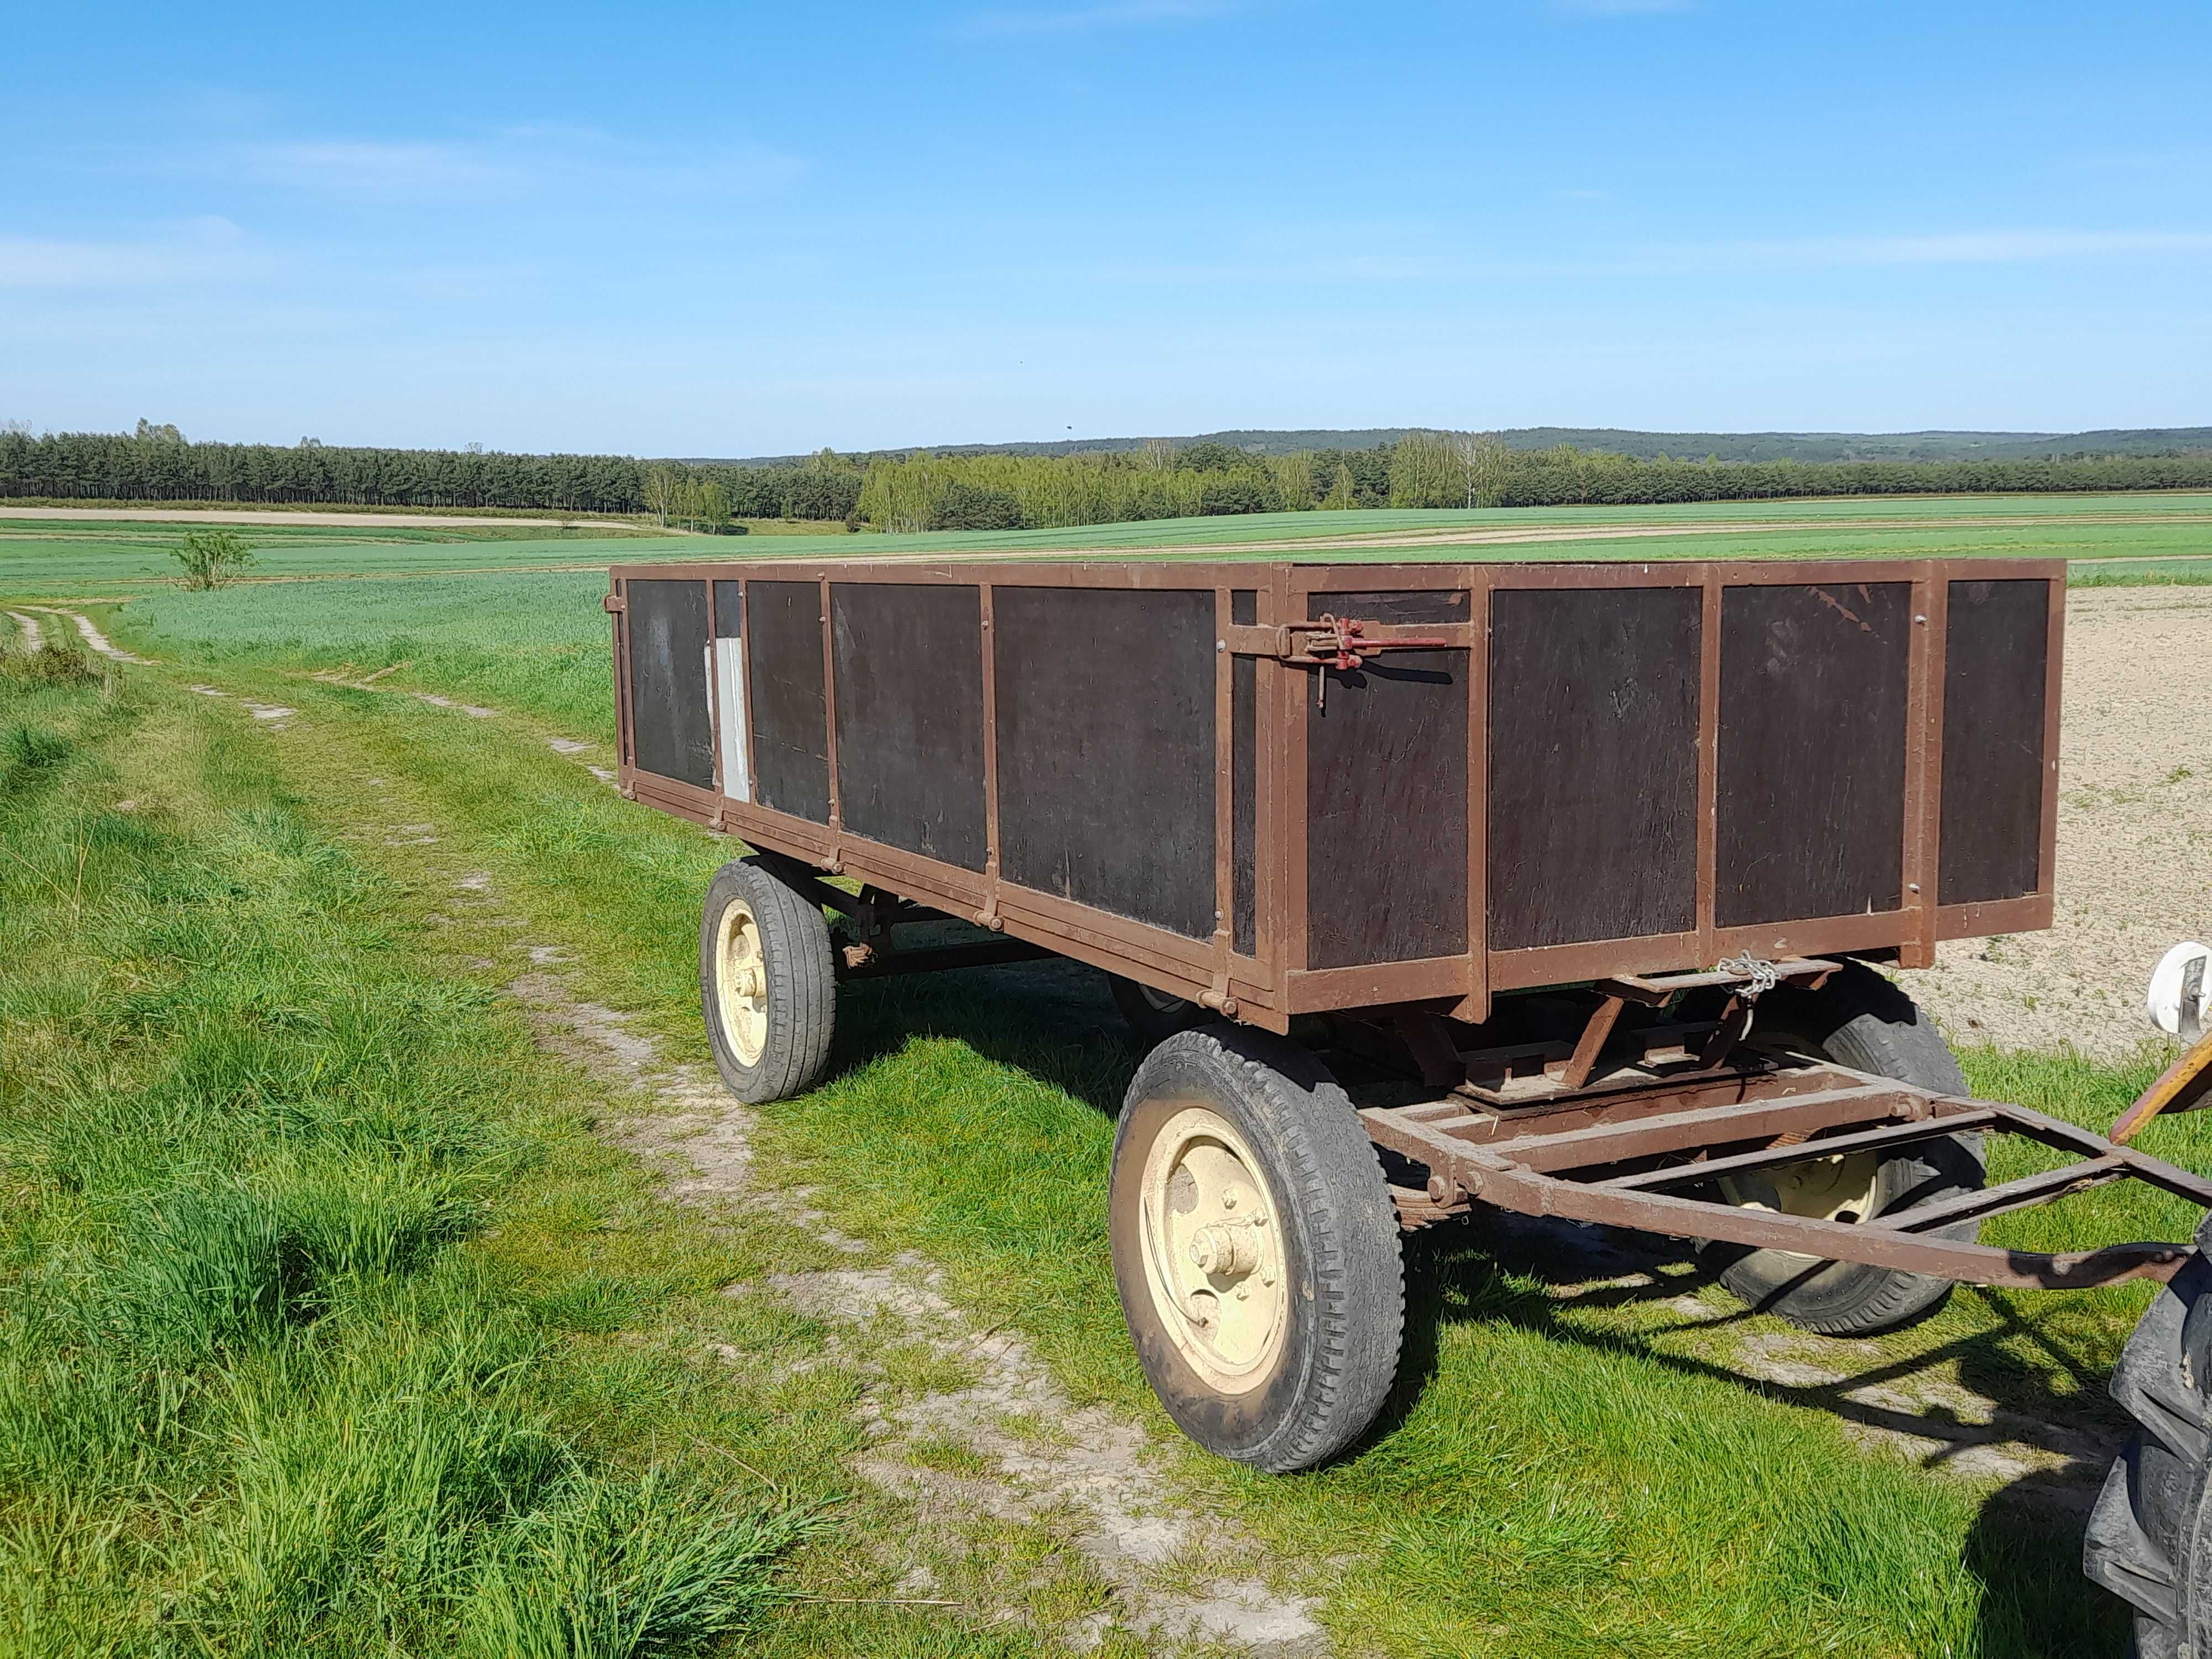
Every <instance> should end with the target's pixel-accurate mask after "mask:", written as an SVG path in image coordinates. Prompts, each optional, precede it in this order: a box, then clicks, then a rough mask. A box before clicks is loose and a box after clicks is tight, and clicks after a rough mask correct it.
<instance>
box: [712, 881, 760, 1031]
mask: <svg viewBox="0 0 2212 1659" xmlns="http://www.w3.org/2000/svg"><path fill="white" fill-rule="evenodd" d="M714 1003H715V1006H716V1007H717V1008H719V1009H720V1012H721V1016H722V1041H723V1042H726V1043H727V1044H728V1045H729V1048H730V1052H731V1053H732V1054H735V1055H736V1056H737V1057H738V1060H741V1061H742V1062H744V1064H745V1065H747V1066H757V1065H758V1064H759V1063H760V1057H761V1052H762V1050H763V1049H764V1048H767V1047H768V958H767V957H764V956H763V955H762V954H761V932H760V921H759V920H758V919H757V917H756V916H755V915H753V912H752V907H751V906H750V905H749V904H747V903H746V902H744V900H743V899H732V900H731V901H730V903H729V905H728V907H727V908H726V909H724V910H723V912H722V920H721V921H720V924H719V925H718V926H717V927H716V929H715V933H714Z"/></svg>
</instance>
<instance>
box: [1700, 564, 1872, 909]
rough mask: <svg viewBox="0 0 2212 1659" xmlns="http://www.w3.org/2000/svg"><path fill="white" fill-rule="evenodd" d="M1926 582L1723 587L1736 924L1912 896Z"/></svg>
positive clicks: (1728, 870) (1722, 837) (1730, 892)
mask: <svg viewBox="0 0 2212 1659" xmlns="http://www.w3.org/2000/svg"><path fill="white" fill-rule="evenodd" d="M1911 595H1912V590H1911V585H1910V584H1909V583H1906V582H1881V583H1867V582H1849V583H1843V582H1838V583H1832V584H1820V583H1809V584H1796V583H1791V584H1784V585H1778V586H1757V587H1750V586H1746V587H1731V588H1729V589H1728V590H1727V592H1725V593H1724V594H1723V596H1722V599H1721V704H1720V710H1719V714H1720V729H1719V746H1720V753H1719V756H1718V757H1717V759H1718V764H1719V769H1720V770H1719V789H1718V799H1717V806H1718V823H1717V855H1716V859H1715V880H1716V884H1717V888H1718V892H1717V900H1716V903H1715V907H1714V911H1715V919H1716V920H1717V922H1718V923H1719V925H1720V926H1721V927H1740V926H1749V925H1751V924H1753V923H1757V922H1771V921H1793V920H1796V919H1799V918H1804V917H1814V916H1840V915H1860V914H1869V913H1874V912H1881V911H1889V910H1894V909H1896V908H1898V907H1899V903H1900V902H1901V900H1902V898H1903V889H1904V879H1905V878H1904V873H1903V872H1904V856H1905V697H1906V691H1907V677H1906V669H1907V666H1908V663H1909V659H1910V653H1911V629H1912V603H1911Z"/></svg>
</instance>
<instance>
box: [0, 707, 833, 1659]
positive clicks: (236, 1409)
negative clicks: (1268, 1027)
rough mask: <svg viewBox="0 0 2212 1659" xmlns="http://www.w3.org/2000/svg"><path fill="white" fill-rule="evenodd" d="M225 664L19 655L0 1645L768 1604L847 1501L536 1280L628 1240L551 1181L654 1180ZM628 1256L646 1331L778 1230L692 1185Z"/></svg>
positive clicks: (524, 1632) (0, 1445)
mask: <svg viewBox="0 0 2212 1659" xmlns="http://www.w3.org/2000/svg"><path fill="white" fill-rule="evenodd" d="M194 702H195V700H191V699H187V698H183V697H180V696H178V695H177V694H174V693H162V694H160V695H149V691H148V690H147V688H145V687H144V686H143V684H131V685H129V686H125V687H121V688H118V686H117V685H116V684H113V683H112V682H107V683H103V682H102V681H101V680H100V678H98V677H97V676H94V677H93V678H90V679H88V680H86V679H79V680H78V681H77V682H76V683H75V684H70V683H67V682H65V681H57V680H52V679H49V680H48V681H46V683H42V684H41V683H33V682H31V681H29V680H28V679H27V678H22V677H19V676H15V675H9V676H6V677H0V730H4V735H5V738H6V742H5V744H4V745H0V755H4V768H5V776H4V786H0V853H4V854H5V859H4V861H0V916H4V918H5V921H4V924H0V927H4V938H5V945H6V949H7V951H8V956H9V969H8V971H7V973H6V974H5V975H0V1163H4V1168H5V1170H6V1171H7V1176H6V1180H7V1186H6V1190H5V1193H4V1200H5V1211H4V1224H0V1647H4V1648H5V1649H6V1650H8V1651H10V1652H40V1653H55V1654H60V1653H73V1654H74V1653H94V1652H101V1653H106V1652H116V1653H125V1652H142V1651H143V1652H149V1653H150V1652H155V1651H162V1652H167V1651H173V1650H185V1649H190V1650H195V1651H208V1652H214V1653H241V1654H242V1653H249V1652H251V1653H264V1652H288V1653H289V1652H299V1651H304V1650H310V1649H312V1650H314V1651H318V1652H329V1653H355V1652H359V1653H377V1654H384V1653H390V1652H398V1651H428V1650H437V1651H446V1652H465V1653H470V1654H483V1655H524V1654H526V1655H544V1656H547V1659H553V1656H563V1659H580V1656H586V1655H592V1656H599V1655H605V1656H613V1655H629V1654H634V1653H643V1652H647V1651H653V1652H680V1651H686V1650H691V1649H694V1648H696V1647H698V1646H700V1645H702V1644H705V1643H706V1642H708V1640H710V1639H711V1638H714V1637H715V1636H716V1635H718V1634H719V1633H720V1632H725V1631H727V1630H731V1629H734V1628H736V1627H738V1626H740V1625H744V1624H748V1623H751V1622H755V1621H757V1620H758V1618H759V1617H760V1616H761V1615H762V1614H763V1612H764V1611H765V1610H767V1609H768V1608H769V1607H770V1606H771V1605H772V1604H773V1603H774V1602H775V1600H776V1596H777V1592H776V1591H775V1588H774V1584H773V1578H772V1574H773V1571H774V1567H775V1562H776V1561H777V1559H779V1558H780V1557H781V1556H783V1555H784V1554H786V1553H787V1552H788V1551H789V1550H790V1549H791V1548H792V1547H793V1545H794V1544H796V1543H798V1542H799V1541H802V1540H803V1539H804V1538H805V1537H806V1536H807V1534H809V1533H810V1532H811V1531H812V1530H814V1529H815V1528H817V1526H818V1525H819V1524H821V1520H820V1516H821V1511H820V1510H819V1508H818V1502H819V1498H818V1497H817V1500H816V1502H815V1503H813V1504H808V1503H804V1502H797V1501H793V1499H791V1498H787V1497H785V1496H771V1497H769V1498H763V1496H762V1494H761V1492H760V1491H759V1489H758V1487H757V1485H755V1487H754V1490H753V1491H751V1492H734V1491H732V1489H731V1488H730V1486H729V1471H728V1468H727V1467H726V1465H723V1464H720V1463H718V1462H714V1460H711V1459H708V1458H707V1457H704V1456H702V1455H698V1454H696V1453H694V1452H689V1451H686V1450H684V1449H682V1448H683V1446H684V1444H685V1443H686V1442H688V1441H689V1440H690V1439H691V1438H692V1437H697V1436H702V1435H703V1436H715V1437H726V1439H727V1441H728V1443H731V1444H736V1445H744V1444H747V1443H749V1442H759V1441H762V1440H763V1439H766V1440H768V1441H769V1442H771V1443H772V1442H774V1441H775V1440H776V1439H777V1438H779V1436H778V1435H777V1434H776V1433H774V1432H770V1433H768V1434H765V1435H764V1434H763V1430H762V1425H761V1424H760V1423H759V1421H758V1420H757V1416H758V1413H759V1407H758V1406H757V1404H756V1405H753V1406H751V1407H750V1411H748V1409H747V1408H746V1407H745V1405H744V1403H741V1402H737V1401H727V1400H723V1399H719V1398H717V1397H716V1391H715V1390H714V1389H709V1388H706V1387H703V1386H702V1384H701V1383H700V1381H699V1380H698V1379H697V1378H696V1376H694V1372H693V1368H692V1367H690V1365H688V1364H685V1363H684V1361H683V1360H682V1359H681V1358H678V1356H677V1354H676V1353H674V1352H670V1351H668V1350H667V1349H666V1348H665V1347H663V1346H660V1345H659V1344H657V1343H656V1344H655V1345H654V1347H653V1349H652V1350H640V1349H637V1348H635V1347H632V1346H620V1345H617V1343H616V1342H614V1341H613V1340H609V1339H606V1338H602V1339H600V1340H589V1339H585V1338H580V1337H576V1336H574V1335H572V1334H568V1333H567V1332H564V1330H563V1329H562V1327H561V1326H560V1324H559V1323H558V1322H557V1321H554V1320H549V1319H548V1318H547V1317H546V1316H545V1312H544V1310H546V1309H547V1308H548V1307H550V1306H556V1305H557V1304H558V1303H559V1299H560V1297H562V1294H563V1293H564V1291H566V1289H567V1288H568V1287H569V1286H570V1285H574V1283H575V1282H576V1281H578V1280H579V1279H580V1278H581V1277H582V1276H583V1275H584V1274H585V1273H587V1272H589V1271H591V1270H592V1267H593V1265H594V1264H592V1261H591V1258H592V1256H594V1255H599V1254H602V1253H601V1252H599V1251H598V1250H596V1249H593V1248H592V1243H591V1242H590V1241H589V1240H587V1239H583V1238H580V1237H577V1236H576V1235H577V1234H578V1232H579V1231H580V1228H579V1227H578V1226H577V1225H574V1224H567V1225H564V1224H563V1223H562V1221H561V1220H560V1219H559V1215H560V1212H561V1210H562V1207H563V1204H564V1201H568V1200H574V1199H575V1198H585V1199H587V1200H590V1201H591V1202H592V1204H593V1206H595V1207H596V1206H605V1205H606V1204H607V1203H609V1202H610V1201H618V1200H623V1199H628V1200H632V1201H635V1200H636V1199H638V1198H639V1197H640V1196H641V1193H640V1190H639V1188H638V1183H637V1182H636V1181H635V1176H633V1175H632V1174H631V1173H630V1172H629V1170H626V1169H624V1168H623V1165H622V1164H621V1163H620V1162H619V1161H617V1160H614V1159H611V1158H610V1157H609V1156H608V1155H607V1154H606V1153H605V1152H604V1151H603V1150H602V1149H601V1148H600V1147H599V1145H598V1143H597V1142H595V1141H594V1140H592V1139H591V1138H590V1137H589V1135H588V1134H587V1133H586V1132H585V1119H584V1115H583V1114H582V1113H581V1112H580V1110H579V1109H578V1106H577V1104H576V1103H575V1102H574V1079H572V1078H569V1077H567V1076H565V1075H563V1074H562V1071H561V1069H560V1068H557V1067H556V1066H551V1065H549V1064H548V1063H547V1062H546V1061H545V1060H544V1059H543V1058H542V1057H541V1056H539V1055H538V1054H537V1053H536V1051H535V1050H534V1049H533V1048H532V1045H531V1043H530V1042H529V1040H528V1036H527V1034H526V1031H524V1030H522V1029H521V1027H520V1023H519V1022H518V1021H517V1020H516V1019H515V1018H514V1017H513V1014H512V1013H511V1012H507V1011H506V1010H505V1009H503V1008H502V1007H501V1006H499V1005H498V1004H497V1003H495V1000H494V999H493V998H492V996H491V995H490V994H489V991H488V990H487V989H485V988H484V987H480V986H477V985H473V984H471V983H468V982H466V981H464V980H459V979H456V978H453V977H449V976H446V975H441V974H438V973H436V972H426V971H424V969H423V966H422V951H421V949H420V941H419V940H414V939H410V935H411V934H413V933H416V931H417V928H416V926H415V924H414V923H413V922H412V921H411V920H410V918H409V916H408V915H406V906H405V903H404V896H403V895H402V894H401V893H400V892H399V891H398V890H397V889H396V888H395V887H394V885H393V884H392V882H391V881H390V879H389V878H386V877H385V876H382V875H380V873H378V872H376V871H374V869H372V868H370V867H368V866H366V865H364V864H363V863H362V862H361V861H360V860H356V858H355V857H353V856H351V855H349V854H348V853H347V852H346V851H345V850H343V848H341V847H339V846H338V845H337V844H336V843H335V842H332V841H331V840H330V839H329V838H328V837H327V836H325V834H324V833H322V832H320V831H319V830H318V829H317V828H316V827H315V826H314V825H313V823H312V821H311V818H310V817H309V816H308V814H307V812H306V811H304V810H303V805H302V803H301V801H300V800H299V799H297V798H296V797H295V795H294V794H293V793H291V792H290V790H289V788H288V787H286V786H285V785H284V783H283V781H281V780H280V779H279V777H278V776H277V775H276V773H275V771H274V770H273V769H272V768H271V766H270V758H271V757H270V755H269V753H268V752H267V750H266V747H265V745H263V744H258V743H257V742H256V740H255V734H254V733H252V732H247V731H242V730H240V729H239V728H238V726H237V725H236V722H235V720H224V719H222V718H221V717H220V716H218V715H216V714H213V713H212V712H211V711H209V710H206V709H205V708H204V707H198V706H191V705H192V704H193V703H194ZM637 1254H638V1255H639V1258H640V1259H638V1260H637V1261H635V1262H633V1263H631V1264H629V1273H627V1274H626V1275H625V1278H626V1279H628V1280H629V1283H630V1284H631V1285H632V1286H633V1288H634V1296H633V1306H634V1308H635V1314H634V1316H633V1317H631V1318H629V1319H628V1320H625V1321H623V1324H624V1325H626V1326H628V1327H629V1328H630V1332H631V1335H632V1340H633V1341H634V1340H635V1335H636V1334H637V1333H638V1332H640V1331H653V1330H655V1329H656V1328H665V1327H667V1326H669V1325H670V1324H671V1322H672V1323H674V1324H677V1325H681V1324H682V1323H684V1322H685V1321H686V1319H687V1318H696V1315H693V1314H690V1313H689V1311H688V1310H687V1308H686V1305H685V1304H686V1303H687V1301H689V1300H691V1299H694V1298H698V1297H705V1298H706V1299H707V1300H708V1302H709V1303H711V1302H712V1301H714V1299H715V1298H714V1297H712V1294H711V1293H712V1291H713V1289H714V1287H715V1286H717V1285H720V1283H722V1282H724V1281H725V1280H726V1279H727V1278H728V1277H731V1276H734V1275H735V1274H737V1273H744V1272H748V1271H754V1270H757V1269H755V1268H754V1267H753V1266H752V1264H751V1263H750V1261H748V1259H747V1257H746V1256H745V1255H744V1252H743V1251H742V1250H741V1249H732V1247H731V1246H730V1245H729V1244H728V1243H724V1242H720V1241H716V1240H714V1239H711V1238H708V1237H705V1236H704V1235H702V1233H701V1232H700V1231H698V1230H697V1229H696V1228H694V1229H689V1230H687V1229H686V1228H684V1227H683V1226H682V1225H670V1226H667V1227H665V1228H664V1229H662V1230H660V1231H659V1233H658V1234H657V1236H656V1237H654V1239H653V1241H652V1243H650V1245H649V1246H648V1247H647V1248H646V1249H643V1250H641V1251H640V1252H638V1253H637ZM600 1270H601V1271H604V1270H605V1269H604V1267H602V1268H601V1269H600ZM748 1417H751V1418H753V1419H756V1420H753V1421H750V1422H748V1421H747V1419H748ZM822 1426H823V1423H822V1422H821V1421H820V1420H817V1422H816V1423H815V1424H813V1425H811V1427H812V1428H813V1429H815V1430H816V1431H817V1432H818V1431H819V1429H820V1428H821V1427H822ZM671 1427H673V1428H678V1429H680V1430H681V1433H680V1434H676V1435H671V1432H670V1431H671ZM839 1432H842V1431H836V1430H833V1434H834V1433H839ZM755 1450H756V1455H760V1456H761V1458H762V1461H763V1462H770V1463H773V1462H775V1461H776V1449H775V1446H774V1445H773V1444H770V1445H769V1447H768V1448H767V1449H766V1450H764V1451H763V1450H761V1449H759V1448H757V1447H756V1448H755ZM817 1492H819V1483H818V1482H817Z"/></svg>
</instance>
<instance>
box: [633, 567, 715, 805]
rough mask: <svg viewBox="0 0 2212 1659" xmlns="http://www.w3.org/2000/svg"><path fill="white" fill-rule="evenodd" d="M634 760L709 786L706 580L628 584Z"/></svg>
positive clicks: (641, 765)
mask: <svg viewBox="0 0 2212 1659" xmlns="http://www.w3.org/2000/svg"><path fill="white" fill-rule="evenodd" d="M627 615H628V617H629V662H630V719H631V722H632V726H633V743H634V753H633V762H632V763H633V764H635V766H636V767H637V769H639V770H640V771H642V772H653V773H657V774H658V775H660V776H661V777H664V778H675V779H678V780H679V781H682V782H684V783H691V784H696V785H698V786H699V787H701V788H702V789H710V788H712V787H714V702H713V699H712V695H711V693H710V692H709V690H708V678H707V648H708V640H707V584H706V583H704V582H702V581H653V580H647V581H638V580H633V581H632V582H631V583H630V584H629V611H628V612H627Z"/></svg>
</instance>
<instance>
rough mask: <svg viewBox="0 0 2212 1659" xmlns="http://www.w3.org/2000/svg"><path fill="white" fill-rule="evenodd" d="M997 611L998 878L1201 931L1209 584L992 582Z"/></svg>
mask: <svg viewBox="0 0 2212 1659" xmlns="http://www.w3.org/2000/svg"><path fill="white" fill-rule="evenodd" d="M992 611H993V629H992V631H993V633H994V635H996V639H997V645H996V649H997V653H998V668H997V675H998V686H997V690H998V697H997V702H998V744H999V752H998V776H999V835H1000V856H999V872H1000V877H1001V878H1003V879H1004V880H1006V881H1008V882H1011V883H1014V884H1018V885H1020V886H1024V887H1030V888H1034V889H1036V890H1039V891H1041V892H1046V893H1052V894H1056V895H1058V896H1060V897H1062V898H1067V899H1073V900H1074V901H1075V902H1077V903H1079V904H1090V905H1095V906H1097V907H1098V908H1101V909H1103V910H1110V911H1112V912H1114V913H1115V915H1124V916H1129V917H1133V918H1134V919H1135V920H1137V921H1146V922H1150V923H1152V924H1153V925H1154V926H1156V927H1164V928H1167V929H1169V930H1170V931H1171V932H1174V933H1180V934H1182V935H1183V936H1184V937H1186V938H1189V939H1210V938H1211V937H1212V934H1213V931H1214V925H1215V922H1216V921H1217V917H1216V915H1215V911H1216V903H1215V896H1214V854H1215V848H1214V812H1215V808H1216V804H1217V797H1216V795H1215V793H1214V792H1215V789H1216V787H1217V779H1216V777H1215V764H1214V743H1215V736H1216V734H1215V728H1214V685H1213V672H1214V663H1213V659H1214V649H1213V645H1214V640H1215V637H1216V635H1215V631H1214V626H1213V623H1214V596H1213V593H1212V591H1211V590H1194V589H1174V588H1165V589H1151V590H1144V591H1138V592H1119V591H1113V590H1107V589H1099V588H1066V587H1017V586H994V589H993V590H992Z"/></svg>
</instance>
